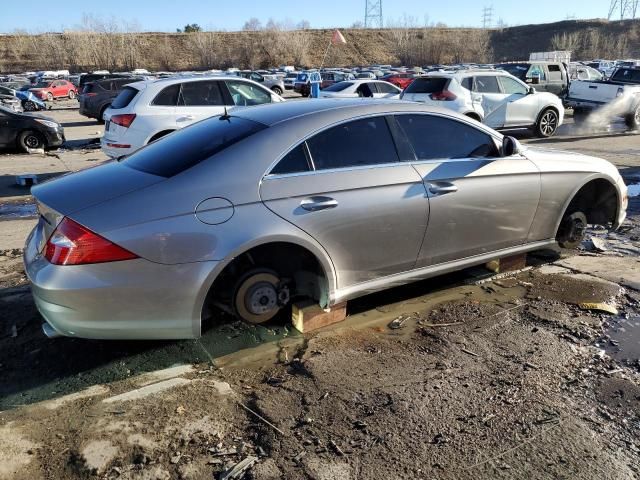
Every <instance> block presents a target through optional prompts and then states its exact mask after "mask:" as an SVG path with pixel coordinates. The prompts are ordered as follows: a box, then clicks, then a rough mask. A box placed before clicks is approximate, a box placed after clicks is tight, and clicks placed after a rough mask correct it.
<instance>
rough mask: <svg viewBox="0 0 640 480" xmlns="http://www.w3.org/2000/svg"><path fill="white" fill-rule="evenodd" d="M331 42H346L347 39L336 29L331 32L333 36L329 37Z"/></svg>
mask: <svg viewBox="0 0 640 480" xmlns="http://www.w3.org/2000/svg"><path fill="white" fill-rule="evenodd" d="M331 43H333V44H334V45H335V44H336V43H347V41H346V40H345V39H344V37H343V36H342V34H341V33H340V30H336V31H335V32H333V37H331Z"/></svg>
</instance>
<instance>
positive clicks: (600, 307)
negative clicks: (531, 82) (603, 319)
mask: <svg viewBox="0 0 640 480" xmlns="http://www.w3.org/2000/svg"><path fill="white" fill-rule="evenodd" d="M578 307H580V308H581V309H582V310H594V311H597V312H602V313H610V314H611V315H617V314H618V309H617V308H616V307H615V306H613V305H610V304H608V303H602V302H597V303H587V302H585V303H580V304H578Z"/></svg>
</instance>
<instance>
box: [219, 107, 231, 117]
mask: <svg viewBox="0 0 640 480" xmlns="http://www.w3.org/2000/svg"><path fill="white" fill-rule="evenodd" d="M229 119H231V115H229V113H228V112H227V106H226V105H225V106H224V115H222V116H221V117H220V120H229Z"/></svg>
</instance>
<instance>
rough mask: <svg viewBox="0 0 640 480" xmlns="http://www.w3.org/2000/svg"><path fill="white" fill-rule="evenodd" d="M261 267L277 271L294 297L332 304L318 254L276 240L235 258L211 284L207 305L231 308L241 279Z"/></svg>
mask: <svg viewBox="0 0 640 480" xmlns="http://www.w3.org/2000/svg"><path fill="white" fill-rule="evenodd" d="M258 269H266V270H270V271H273V272H275V273H277V275H278V276H279V278H280V279H281V281H282V282H283V283H285V284H287V286H288V287H289V290H290V292H291V299H292V300H295V299H296V298H310V299H313V300H314V301H316V302H318V303H319V304H320V305H321V306H327V305H328V298H329V294H328V292H329V289H328V282H327V277H326V274H325V271H324V269H323V267H322V265H321V263H320V262H319V261H318V259H317V258H316V256H315V255H314V254H313V253H311V252H310V251H309V250H307V249H306V248H304V247H301V246H300V245H296V244H294V243H288V242H275V243H268V244H264V245H259V246H257V247H253V248H252V249H250V250H248V251H246V252H244V253H242V254H241V255H238V256H237V257H236V258H234V259H233V260H232V261H231V262H230V263H229V264H228V265H227V266H226V267H225V268H224V270H223V271H222V272H221V273H220V274H219V275H218V277H217V278H216V279H215V281H214V282H213V285H211V288H210V289H209V293H208V294H207V300H206V301H205V306H204V308H205V309H208V308H210V307H211V306H216V307H219V308H222V309H223V310H225V311H228V312H229V311H230V310H231V307H232V302H233V295H234V290H235V288H236V286H237V284H238V281H239V280H240V279H241V278H242V277H243V276H244V275H246V274H247V272H250V271H252V270H258ZM204 313H205V312H204V311H203V317H204V316H205V315H204Z"/></svg>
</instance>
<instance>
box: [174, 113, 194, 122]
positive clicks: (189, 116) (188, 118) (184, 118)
mask: <svg viewBox="0 0 640 480" xmlns="http://www.w3.org/2000/svg"><path fill="white" fill-rule="evenodd" d="M187 120H193V115H185V116H184V117H180V118H178V121H179V122H186V121H187Z"/></svg>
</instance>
